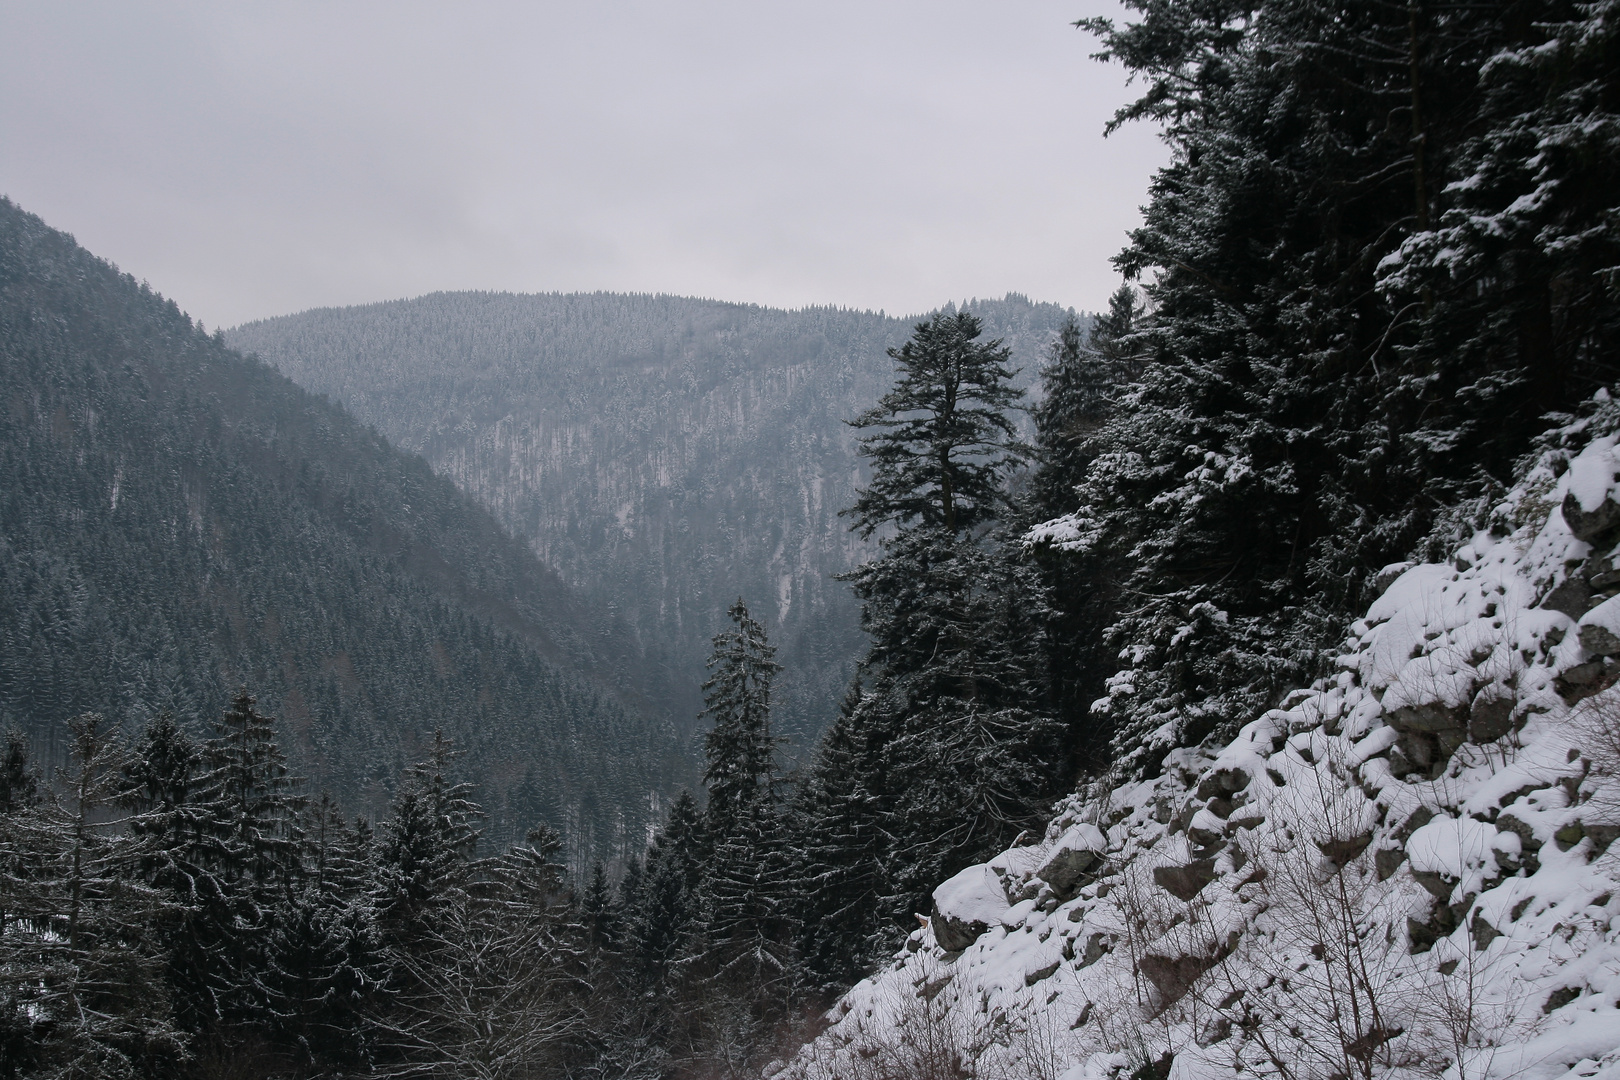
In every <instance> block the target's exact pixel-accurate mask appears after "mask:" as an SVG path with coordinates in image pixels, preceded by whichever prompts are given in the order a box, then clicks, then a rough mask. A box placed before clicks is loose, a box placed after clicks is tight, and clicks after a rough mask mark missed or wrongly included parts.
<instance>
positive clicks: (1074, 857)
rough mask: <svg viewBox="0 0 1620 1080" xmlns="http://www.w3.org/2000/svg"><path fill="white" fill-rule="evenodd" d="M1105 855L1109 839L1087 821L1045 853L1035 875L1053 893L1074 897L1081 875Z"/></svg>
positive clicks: (1067, 833) (1072, 829)
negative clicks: (1049, 887)
mask: <svg viewBox="0 0 1620 1080" xmlns="http://www.w3.org/2000/svg"><path fill="white" fill-rule="evenodd" d="M1107 853H1108V838H1107V837H1106V836H1104V835H1103V834H1102V830H1101V829H1099V828H1097V826H1095V825H1093V824H1091V823H1090V822H1089V821H1082V822H1080V823H1079V824H1077V825H1073V826H1071V827H1070V828H1069V829H1068V831H1066V832H1065V833H1064V834H1063V835H1062V836H1060V837H1058V839H1057V841H1056V842H1055V843H1054V844H1052V846H1051V848H1050V850H1048V851H1047V853H1046V856H1045V858H1043V859H1042V860H1041V864H1040V865H1039V866H1037V867H1036V868H1035V876H1036V877H1038V878H1040V879H1041V880H1042V881H1044V882H1046V883H1047V884H1048V885H1050V886H1051V887H1052V891H1053V893H1055V894H1056V895H1058V896H1060V897H1062V898H1064V899H1068V898H1069V897H1071V896H1073V895H1074V890H1075V886H1076V885H1078V884H1079V882H1080V878H1081V875H1083V874H1084V873H1085V872H1086V871H1087V870H1090V869H1091V868H1092V867H1093V866H1095V865H1096V864H1097V863H1098V862H1099V861H1101V860H1102V859H1103V858H1104V857H1105V856H1106V855H1107Z"/></svg>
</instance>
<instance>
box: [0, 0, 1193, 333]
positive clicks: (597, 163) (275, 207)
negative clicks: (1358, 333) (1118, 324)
mask: <svg viewBox="0 0 1620 1080" xmlns="http://www.w3.org/2000/svg"><path fill="white" fill-rule="evenodd" d="M1113 11H1114V8H1113V5H1112V4H1111V3H1110V2H1109V0H1061V2H1057V0H917V2H912V0H860V2H844V0H816V2H814V3H785V2H772V0H737V2H731V0H685V2H669V0H666V2H664V3H633V2H618V0H570V2H567V3H562V2H557V3H552V2H529V3H515V2H514V3H482V4H480V3H470V2H467V0H458V2H456V3H443V4H422V3H404V2H399V0H394V2H390V3H386V4H359V3H354V4H342V3H333V2H330V0H328V2H323V3H312V4H307V5H305V4H270V3H255V4H251V5H248V4H219V3H191V4H176V3H132V2H129V0H118V2H113V3H105V4H93V3H76V2H65V0H49V2H42V3H17V2H13V0H0V193H3V194H6V195H9V196H10V197H11V198H12V199H13V200H14V201H16V202H17V203H19V204H20V205H21V206H22V207H23V208H24V209H26V210H30V211H32V212H34V213H37V214H39V215H41V216H42V217H44V218H45V220H46V221H47V222H48V223H49V224H51V225H54V226H56V227H57V228H61V229H65V230H67V231H69V232H71V233H73V234H74V235H75V236H76V237H77V238H78V240H79V242H80V243H82V244H84V245H85V246H86V247H88V248H90V249H91V250H92V251H94V252H96V253H97V254H100V255H103V256H106V257H107V258H110V259H112V260H113V261H114V262H116V263H118V265H119V266H120V267H122V268H123V269H125V270H127V271H129V272H131V273H133V274H134V275H135V276H136V277H138V278H145V279H146V280H148V281H150V282H151V283H152V285H153V287H154V288H157V289H159V290H161V291H162V292H164V293H165V294H167V295H169V296H171V297H173V298H174V299H175V300H177V301H178V302H179V303H180V305H181V307H183V308H185V309H186V310H188V311H190V312H191V313H192V314H193V315H195V316H196V317H198V318H200V319H202V320H204V321H205V322H206V323H207V324H208V325H209V326H210V327H213V326H216V325H225V326H229V325H233V324H236V323H239V322H242V321H246V320H249V319H255V318H260V317H263V316H269V315H278V314H283V313H286V312H291V311H298V310H302V309H305V308H309V307H317V306H324V305H333V304H352V303H364V302H368V301H373V300H385V299H392V298H395V297H402V296H414V295H419V294H421V293H425V292H431V291H434V290H437V289H469V288H476V289H507V290H513V291H523V292H538V291H550V290H561V291H575V290H593V289H609V290H616V291H639V292H669V293H678V294H685V295H697V296H710V297H717V298H721V299H726V300H744V301H753V302H757V303H764V304H772V305H779V306H788V307H798V306H802V305H805V304H840V305H846V306H851V307H863V308H883V309H886V310H888V311H889V312H891V313H897V312H900V313H915V312H919V311H922V310H925V309H927V308H930V307H933V306H935V305H937V304H940V303H943V302H944V301H946V300H948V299H962V298H964V297H968V296H1000V295H1002V294H1003V293H1006V292H1008V291H1018V292H1024V293H1027V294H1029V295H1030V296H1032V297H1034V298H1036V299H1042V300H1053V301H1057V302H1059V303H1063V304H1072V305H1075V306H1077V307H1080V308H1085V309H1094V308H1096V307H1098V306H1100V305H1101V304H1103V303H1104V301H1105V299H1106V297H1107V295H1108V293H1109V292H1110V291H1111V290H1112V288H1113V286H1114V284H1115V277H1114V273H1113V270H1112V268H1111V266H1110V265H1109V257H1110V256H1111V255H1113V254H1114V253H1115V252H1116V251H1117V250H1118V249H1119V247H1120V246H1121V243H1122V242H1123V239H1124V234H1125V231H1126V230H1127V229H1128V228H1130V227H1131V225H1133V224H1134V223H1135V222H1136V221H1137V207H1138V206H1139V204H1140V203H1141V202H1142V201H1143V200H1144V193H1145V190H1146V183H1147V179H1148V176H1149V174H1150V172H1151V171H1152V169H1153V168H1154V167H1155V166H1156V165H1157V164H1159V163H1160V162H1161V161H1162V160H1164V157H1165V151H1164V148H1163V147H1162V145H1161V144H1160V143H1159V142H1158V141H1157V139H1156V138H1155V136H1154V133H1153V131H1151V130H1150V129H1148V128H1144V127H1140V126H1137V127H1133V128H1131V129H1127V130H1125V131H1122V132H1119V133H1117V134H1115V135H1113V136H1110V137H1109V138H1108V139H1106V140H1105V139H1104V138H1103V136H1102V129H1103V125H1104V123H1105V121H1106V120H1107V118H1108V117H1109V116H1110V115H1111V114H1112V112H1113V110H1114V109H1115V108H1116V107H1118V105H1120V104H1121V103H1122V102H1124V101H1125V100H1127V98H1128V97H1129V94H1130V90H1129V89H1128V88H1127V87H1126V85H1125V80H1124V75H1123V72H1121V70H1120V69H1119V68H1118V67H1117V66H1105V65H1101V64H1098V63H1096V62H1095V61H1092V60H1090V59H1088V55H1089V54H1090V53H1091V52H1092V51H1094V49H1095V44H1094V41H1093V39H1091V38H1090V37H1088V36H1087V35H1085V34H1083V33H1081V32H1080V31H1078V30H1076V29H1074V28H1073V27H1071V26H1070V25H1069V23H1071V22H1072V21H1073V20H1074V19H1075V18H1077V17H1080V16H1082V15H1088V14H1095V13H1103V14H1107V13H1112V12H1113Z"/></svg>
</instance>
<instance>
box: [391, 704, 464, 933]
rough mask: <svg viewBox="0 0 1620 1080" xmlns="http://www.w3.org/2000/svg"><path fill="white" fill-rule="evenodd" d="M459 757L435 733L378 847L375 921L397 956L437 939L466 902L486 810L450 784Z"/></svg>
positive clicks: (397, 801)
mask: <svg viewBox="0 0 1620 1080" xmlns="http://www.w3.org/2000/svg"><path fill="white" fill-rule="evenodd" d="M456 756H457V755H455V753H454V751H453V750H452V748H451V746H450V742H449V740H447V739H446V738H445V737H444V733H443V732H434V735H433V747H432V754H431V756H430V757H429V758H428V760H426V761H422V762H418V763H417V764H415V765H413V766H411V769H410V772H409V773H408V774H407V776H406V779H405V783H404V784H402V785H401V787H400V791H399V794H398V795H397V796H396V797H395V799H394V809H393V813H392V814H390V815H389V818H388V820H387V821H386V822H385V823H384V824H383V828H382V835H381V837H380V838H379V840H378V844H377V883H378V884H377V918H378V921H379V923H380V925H381V928H382V932H383V935H384V939H385V940H386V941H387V943H388V944H389V945H390V946H393V947H395V948H398V949H404V950H410V949H413V948H415V947H417V946H418V945H419V944H420V943H421V942H424V941H427V940H429V939H431V938H432V937H434V936H435V935H436V934H437V933H438V930H439V923H440V922H441V921H442V919H443V918H444V917H445V915H446V912H449V911H454V910H455V909H456V908H457V907H459V906H460V905H462V904H463V903H464V902H465V899H466V892H467V887H468V884H469V882H470V881H471V879H472V858H473V854H474V853H475V851H476V850H477V847H478V830H477V828H476V822H477V821H478V819H479V818H480V817H482V816H483V810H482V808H481V807H479V806H478V804H477V803H475V802H473V800H472V785H470V784H466V783H457V782H456V781H454V780H453V779H452V778H451V777H450V774H449V770H450V766H451V762H452V761H453V760H454V758H455V757H456Z"/></svg>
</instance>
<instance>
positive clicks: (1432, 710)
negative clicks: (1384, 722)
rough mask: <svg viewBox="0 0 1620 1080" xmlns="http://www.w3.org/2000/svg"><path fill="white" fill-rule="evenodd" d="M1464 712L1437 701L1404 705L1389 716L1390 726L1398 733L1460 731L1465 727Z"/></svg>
mask: <svg viewBox="0 0 1620 1080" xmlns="http://www.w3.org/2000/svg"><path fill="white" fill-rule="evenodd" d="M1464 716H1465V710H1464V709H1461V708H1457V707H1454V706H1450V705H1446V704H1443V703H1442V702H1438V701H1430V702H1425V703H1424V704H1422V705H1405V706H1402V707H1401V708H1399V709H1396V710H1395V711H1394V712H1392V713H1390V714H1389V718H1388V719H1389V723H1390V726H1391V727H1393V728H1395V729H1396V730H1398V731H1405V732H1422V733H1425V734H1435V733H1437V732H1441V731H1461V730H1463V728H1464V727H1465V720H1464Z"/></svg>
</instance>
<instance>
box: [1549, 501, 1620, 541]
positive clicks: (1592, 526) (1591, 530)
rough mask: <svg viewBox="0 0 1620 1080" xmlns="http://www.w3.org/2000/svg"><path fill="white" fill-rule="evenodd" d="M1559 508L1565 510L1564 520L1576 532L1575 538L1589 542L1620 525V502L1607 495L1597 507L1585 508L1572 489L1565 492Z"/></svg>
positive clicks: (1570, 529)
mask: <svg viewBox="0 0 1620 1080" xmlns="http://www.w3.org/2000/svg"><path fill="white" fill-rule="evenodd" d="M1559 509H1560V510H1562V511H1563V514H1564V521H1565V522H1566V523H1568V525H1569V531H1570V532H1572V533H1574V534H1575V539H1577V540H1585V541H1587V542H1588V543H1590V542H1591V541H1593V540H1596V539H1597V538H1598V537H1599V536H1602V535H1603V534H1604V533H1606V532H1608V531H1609V530H1610V529H1612V528H1614V527H1615V526H1616V525H1620V503H1616V502H1615V501H1614V500H1613V499H1610V498H1607V497H1605V498H1604V500H1603V503H1602V504H1601V505H1600V506H1598V507H1597V509H1595V510H1585V509H1582V507H1581V501H1580V500H1579V499H1577V498H1576V497H1575V493H1574V492H1573V491H1571V492H1567V493H1565V495H1564V503H1563V505H1562V506H1561V507H1559Z"/></svg>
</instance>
